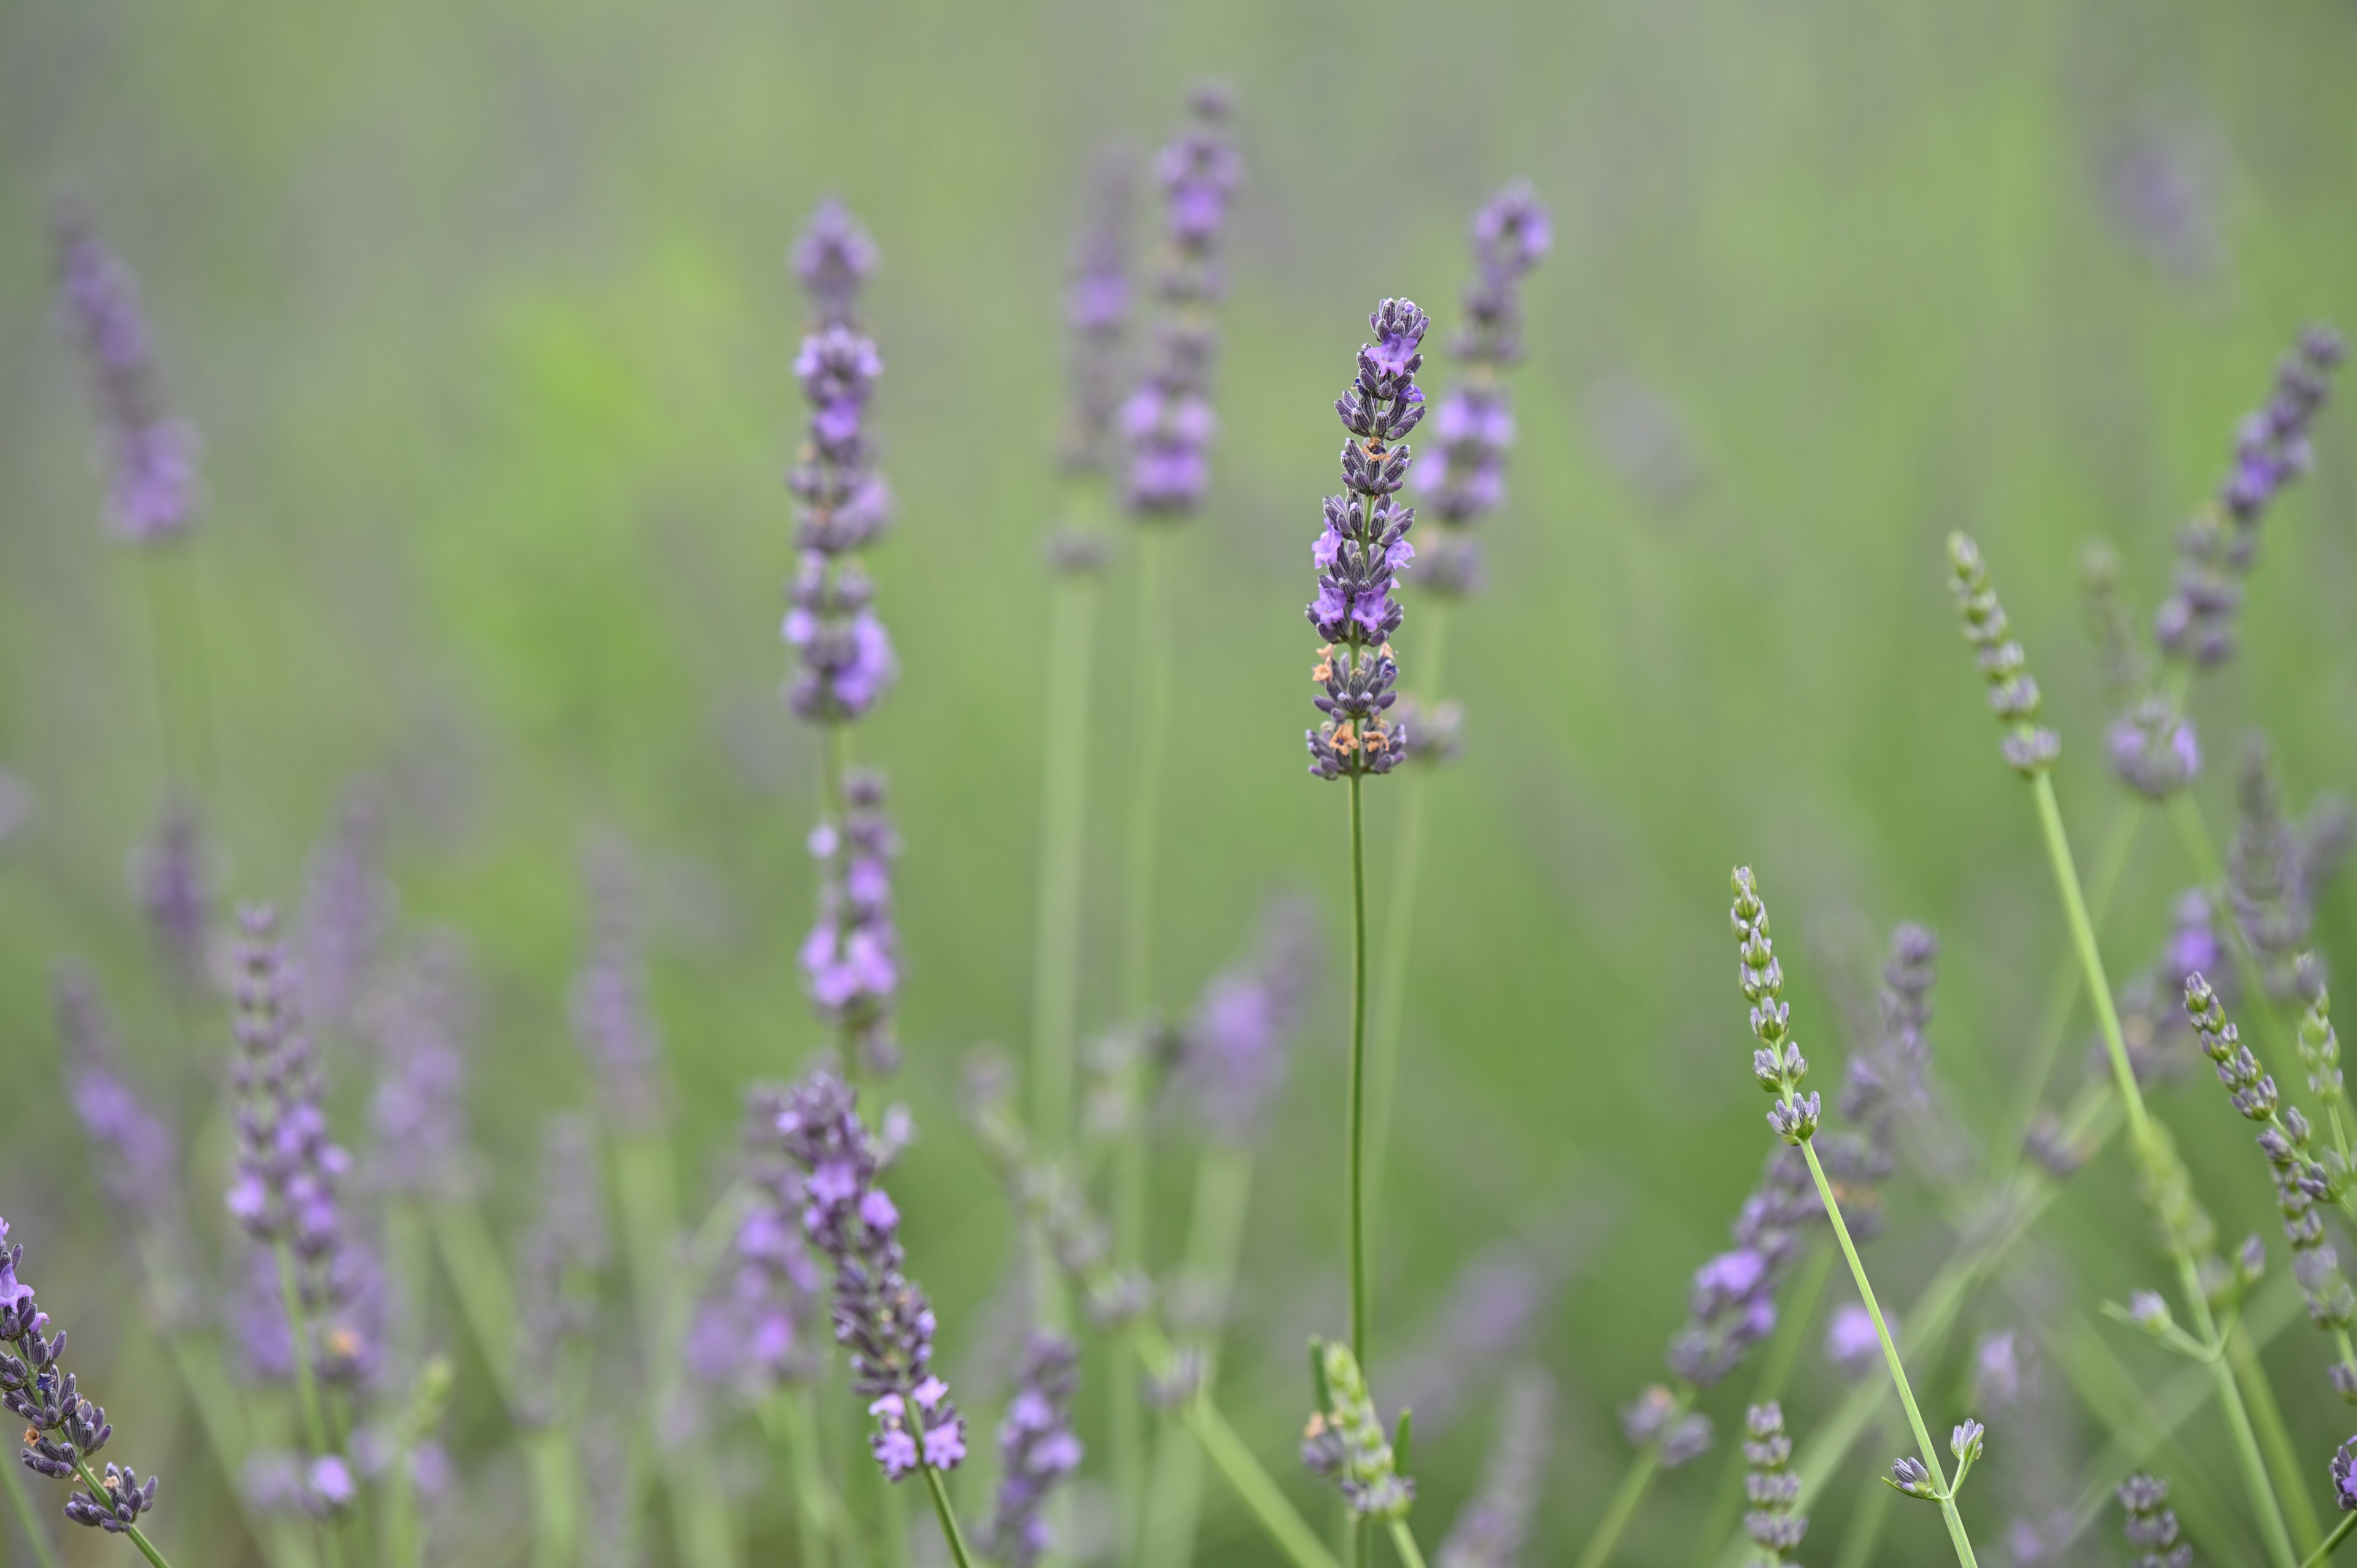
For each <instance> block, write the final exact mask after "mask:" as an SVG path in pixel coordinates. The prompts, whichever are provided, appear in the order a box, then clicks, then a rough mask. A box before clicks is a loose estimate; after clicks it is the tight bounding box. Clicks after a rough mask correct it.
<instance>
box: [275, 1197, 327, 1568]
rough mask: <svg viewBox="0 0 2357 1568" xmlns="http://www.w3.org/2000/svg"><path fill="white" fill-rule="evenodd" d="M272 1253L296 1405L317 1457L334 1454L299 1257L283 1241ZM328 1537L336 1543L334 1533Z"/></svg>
mask: <svg viewBox="0 0 2357 1568" xmlns="http://www.w3.org/2000/svg"><path fill="white" fill-rule="evenodd" d="M270 1251H271V1256H272V1257H273V1258H274V1260H275V1261H276V1262H277V1264H278V1304H279V1305H280V1306H281V1307H282V1308H284V1309H285V1314H286V1334H287V1337H288V1338H289V1339H290V1340H292V1341H293V1343H294V1348H295V1403H296V1409H298V1410H300V1411H301V1412H302V1414H303V1433H304V1435H305V1436H306V1437H307V1438H308V1439H309V1440H310V1444H311V1452H312V1453H313V1454H314V1455H322V1454H332V1453H334V1452H335V1451H336V1445H335V1444H333V1443H331V1442H329V1441H328V1418H327V1414H326V1411H325V1407H324V1406H322V1405H321V1403H320V1402H319V1380H318V1377H317V1374H316V1373H315V1372H314V1371H313V1370H312V1367H311V1325H310V1320H309V1318H308V1316H307V1315H306V1314H305V1312H304V1310H303V1291H302V1287H301V1286H300V1285H299V1284H298V1283H296V1278H295V1254H294V1253H293V1252H292V1251H289V1250H288V1249H287V1246H286V1243H285V1241H284V1240H279V1241H276V1242H274V1243H272V1245H271V1249H270ZM327 1533H328V1536H329V1538H330V1540H332V1539H333V1535H334V1532H333V1531H332V1530H329V1531H328V1532H327ZM331 1555H332V1553H331Z"/></svg>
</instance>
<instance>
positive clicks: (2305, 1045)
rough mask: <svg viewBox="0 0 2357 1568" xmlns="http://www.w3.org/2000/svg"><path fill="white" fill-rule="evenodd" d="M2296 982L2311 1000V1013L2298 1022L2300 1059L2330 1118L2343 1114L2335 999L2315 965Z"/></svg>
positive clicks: (2308, 966) (2300, 972)
mask: <svg viewBox="0 0 2357 1568" xmlns="http://www.w3.org/2000/svg"><path fill="white" fill-rule="evenodd" d="M2296 978H2297V981H2298V985H2299V988H2300V990H2301V991H2303V992H2304V993H2307V996H2308V1011H2307V1012H2306V1013H2304V1014H2302V1015H2301V1016H2300V1020H2299V1059H2300V1063H2301V1065H2302V1066H2304V1067H2306V1068H2307V1069H2308V1089H2309V1093H2311V1094H2313V1095H2315V1096H2316V1101H2317V1103H2318V1104H2319V1105H2321V1106H2323V1107H2324V1113H2325V1114H2326V1115H2327V1116H2328V1117H2333V1118H2338V1117H2339V1116H2340V1114H2341V1100H2342V1090H2341V1040H2340V1037H2339V1036H2336V1035H2335V1034H2334V1033H2333V1032H2332V997H2331V994H2330V993H2329V992H2328V991H2327V990H2326V989H2325V985H2324V979H2323V976H2322V975H2320V974H2319V973H2318V972H2317V968H2316V965H2315V963H2314V962H2313V961H2305V962H2303V963H2302V964H2301V965H2300V967H2299V968H2298V971H2296Z"/></svg>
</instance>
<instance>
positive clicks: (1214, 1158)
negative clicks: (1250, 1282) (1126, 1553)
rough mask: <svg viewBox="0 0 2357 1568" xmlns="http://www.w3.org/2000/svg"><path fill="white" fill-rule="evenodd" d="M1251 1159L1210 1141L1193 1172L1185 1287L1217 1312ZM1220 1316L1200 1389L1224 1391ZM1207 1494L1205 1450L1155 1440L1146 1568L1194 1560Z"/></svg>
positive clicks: (1246, 1202) (1206, 1348) (1231, 1280)
mask: <svg viewBox="0 0 2357 1568" xmlns="http://www.w3.org/2000/svg"><path fill="white" fill-rule="evenodd" d="M1252 1185H1253V1155H1252V1152H1251V1151H1250V1150H1249V1149H1245V1148H1240V1147H1237V1146H1235V1145H1233V1144H1224V1143H1220V1142H1216V1141H1215V1142H1212V1143H1210V1144H1205V1145H1204V1148H1203V1153H1202V1156H1201V1158H1200V1161H1199V1163H1198V1164H1197V1165H1196V1167H1195V1200H1194V1208H1193V1212H1192V1213H1191V1214H1190V1215H1189V1219H1188V1223H1187V1255H1186V1257H1187V1261H1186V1270H1187V1274H1186V1277H1187V1282H1188V1285H1189V1289H1191V1290H1194V1291H1199V1292H1200V1293H1201V1296H1202V1299H1203V1300H1204V1301H1205V1302H1206V1303H1208V1304H1210V1306H1211V1310H1212V1311H1213V1312H1214V1313H1218V1312H1221V1311H1222V1310H1224V1308H1225V1305H1226V1304H1227V1302H1228V1300H1229V1298H1230V1297H1231V1296H1232V1294H1233V1293H1234V1290H1235V1283H1236V1264H1237V1260H1238V1255H1239V1254H1240V1252H1241V1251H1242V1250H1243V1235H1244V1220H1245V1218H1246V1216H1247V1215H1248V1214H1249V1212H1250V1210H1251V1205H1252ZM1219 1321H1220V1320H1219V1319H1218V1318H1217V1317H1214V1318H1213V1319H1212V1322H1211V1326H1210V1327H1209V1329H1208V1330H1207V1331H1206V1332H1205V1334H1204V1336H1203V1342H1202V1345H1201V1347H1200V1348H1201V1351H1202V1356H1203V1372H1202V1386H1203V1387H1204V1388H1207V1389H1208V1388H1216V1387H1218V1378H1219V1350H1220V1332H1219ZM1202 1492H1203V1451H1202V1450H1201V1448H1200V1447H1198V1446H1197V1445H1196V1444H1194V1443H1192V1442H1190V1441H1189V1440H1188V1439H1187V1437H1186V1436H1185V1435H1184V1434H1180V1433H1179V1432H1175V1431H1172V1430H1170V1429H1168V1428H1165V1429H1164V1430H1163V1431H1162V1432H1161V1433H1160V1434H1157V1437H1156V1438H1155V1443H1154V1469H1153V1473H1152V1476H1151V1477H1150V1479H1149V1481H1148V1484H1147V1487H1146V1538H1145V1540H1144V1541H1143V1542H1142V1543H1141V1552H1140V1558H1139V1562H1140V1564H1141V1568H1187V1565H1188V1564H1189V1563H1192V1562H1193V1561H1194V1560H1195V1529H1196V1525H1197V1523H1198V1516H1199V1514H1200V1511H1201V1510H1200V1505H1201V1501H1202Z"/></svg>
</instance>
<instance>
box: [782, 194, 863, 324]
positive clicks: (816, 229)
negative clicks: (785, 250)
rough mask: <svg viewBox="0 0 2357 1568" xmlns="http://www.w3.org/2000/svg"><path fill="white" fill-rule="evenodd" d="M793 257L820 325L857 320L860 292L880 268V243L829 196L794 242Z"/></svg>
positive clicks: (813, 314)
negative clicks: (877, 244)
mask: <svg viewBox="0 0 2357 1568" xmlns="http://www.w3.org/2000/svg"><path fill="white" fill-rule="evenodd" d="M791 259H792V262H793V268H794V275H795V276H796V277H798V278H800V279H801V280H802V290H803V292H804V293H806V294H808V295H810V301H811V311H812V318H813V321H814V323H815V324H816V325H817V326H819V327H848V326H851V325H853V324H854V323H855V322H856V321H857V319H858V310H859V291H860V289H861V288H862V287H863V286H865V285H866V282H867V276H868V274H870V273H872V272H874V271H875V270H876V260H877V257H876V242H875V241H873V240H871V239H869V238H868V237H867V230H866V227H865V226H864V225H863V224H861V222H860V221H859V220H858V219H856V218H854V217H853V216H852V215H851V213H850V212H849V210H847V209H845V207H844V205H843V203H842V202H840V201H837V200H836V199H834V198H833V197H831V196H830V197H828V198H827V199H825V200H824V201H822V202H820V203H819V204H818V209H817V210H816V211H814V212H813V213H812V214H811V216H810V222H809V223H808V224H807V225H806V226H804V228H803V230H802V235H801V237H800V238H798V239H797V240H795V242H794V247H793V254H792V258H791Z"/></svg>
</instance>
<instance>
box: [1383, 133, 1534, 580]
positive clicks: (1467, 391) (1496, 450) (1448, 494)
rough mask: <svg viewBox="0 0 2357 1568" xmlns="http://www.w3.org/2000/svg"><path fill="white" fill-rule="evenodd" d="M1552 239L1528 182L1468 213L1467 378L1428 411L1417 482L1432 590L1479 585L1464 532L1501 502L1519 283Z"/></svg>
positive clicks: (1517, 348) (1517, 351)
mask: <svg viewBox="0 0 2357 1568" xmlns="http://www.w3.org/2000/svg"><path fill="white" fill-rule="evenodd" d="M1553 242H1554V224H1553V220H1551V219H1550V218H1549V217H1548V215H1547V209H1546V207H1545V204H1544V203H1543V202H1541V201H1540V200H1539V199H1538V195H1537V193H1536V192H1534V190H1532V188H1531V187H1530V184H1529V182H1528V181H1526V180H1515V181H1513V182H1512V184H1510V185H1508V186H1507V187H1506V188H1504V189H1503V190H1501V191H1500V192H1499V193H1498V194H1497V195H1496V196H1495V197H1493V198H1491V199H1490V201H1489V203H1488V204H1487V205H1485V206H1484V207H1483V208H1482V209H1481V210H1480V211H1479V212H1477V213H1475V214H1474V215H1473V260H1474V277H1473V281H1472V282H1471V283H1469V284H1468V285H1466V288H1465V314H1466V317H1467V321H1466V326H1465V328H1464V329H1463V330H1462V331H1460V332H1459V333H1458V335H1457V338H1456V340H1455V342H1454V343H1453V344H1452V345H1451V347H1452V349H1454V351H1455V353H1456V355H1457V358H1458V360H1460V361H1461V362H1463V364H1464V365H1465V368H1466V375H1465V379H1464V380H1463V381H1462V382H1461V383H1459V384H1458V386H1456V387H1453V388H1451V389H1450V390H1449V391H1448V392H1447V393H1446V394H1445V395H1444V396H1443V397H1442V398H1441V399H1440V401H1439V403H1437V404H1436V405H1434V408H1433V414H1432V436H1433V444H1434V447H1435V450H1434V451H1433V452H1432V454H1431V457H1432V461H1431V462H1429V463H1427V464H1426V466H1425V467H1424V469H1423V471H1422V472H1421V473H1420V474H1418V476H1417V485H1418V488H1419V489H1421V490H1422V491H1423V492H1424V494H1425V497H1426V505H1427V510H1430V511H1431V513H1432V515H1433V517H1434V519H1435V521H1437V522H1438V524H1439V525H1440V530H1441V532H1440V534H1439V536H1438V538H1437V539H1436V540H1435V541H1433V542H1432V544H1431V554H1430V558H1429V559H1428V560H1427V562H1426V583H1427V584H1428V585H1429V586H1430V587H1431V588H1432V589H1433V591H1434V592H1436V593H1441V594H1447V595H1450V596H1463V595H1465V594H1469V593H1471V592H1473V591H1475V590H1476V589H1477V588H1479V587H1480V583H1481V577H1482V573H1481V562H1480V552H1479V549H1478V547H1477V546H1476V545H1475V544H1474V542H1473V540H1472V539H1471V537H1470V536H1469V534H1468V532H1466V531H1467V530H1469V529H1470V528H1471V527H1472V526H1473V525H1474V524H1475V523H1477V522H1479V521H1480V520H1481V519H1482V517H1483V516H1485V515H1486V514H1487V513H1489V512H1491V511H1493V510H1496V509H1497V508H1498V507H1499V505H1500V504H1501V503H1502V502H1503V501H1504V500H1505V499H1506V453H1507V450H1508V448H1510V447H1511V446H1513V444H1514V414H1513V406H1512V400H1511V398H1510V396H1509V394H1508V392H1507V389H1506V385H1505V382H1504V380H1503V377H1504V373H1505V371H1507V370H1508V369H1509V368H1511V367H1512V365H1513V364H1514V363H1515V362H1516V361H1517V360H1520V359H1521V358H1522V354H1523V345H1522V319H1523V304H1522V285H1523V278H1524V277H1525V276H1527V275H1528V274H1529V273H1530V271H1531V269H1532V268H1533V267H1534V266H1536V265H1538V263H1539V260H1540V258H1542V257H1543V256H1544V255H1545V254H1546V252H1547V250H1548V247H1549V246H1550V245H1551V244H1552V243H1553Z"/></svg>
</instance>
